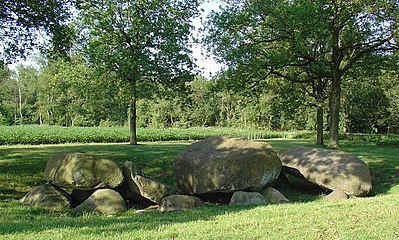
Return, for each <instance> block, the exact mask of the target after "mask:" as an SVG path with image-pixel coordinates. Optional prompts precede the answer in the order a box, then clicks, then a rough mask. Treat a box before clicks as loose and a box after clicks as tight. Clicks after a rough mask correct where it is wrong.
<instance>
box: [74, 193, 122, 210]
mask: <svg viewBox="0 0 399 240" xmlns="http://www.w3.org/2000/svg"><path fill="white" fill-rule="evenodd" d="M125 210H126V205H125V200H124V199H123V198H122V197H121V195H120V194H119V193H118V192H116V191H114V190H112V189H99V190H97V191H95V192H94V193H93V194H92V195H91V196H90V197H89V198H88V199H86V200H85V201H84V202H83V203H82V204H80V205H79V206H78V207H76V208H74V209H73V210H72V212H73V213H76V214H82V213H92V212H96V213H103V214H108V215H113V214H118V213H121V212H123V211H125Z"/></svg>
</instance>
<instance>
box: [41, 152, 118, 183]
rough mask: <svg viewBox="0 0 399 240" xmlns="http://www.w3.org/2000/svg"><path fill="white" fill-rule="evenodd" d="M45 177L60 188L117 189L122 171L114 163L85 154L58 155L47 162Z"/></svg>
mask: <svg viewBox="0 0 399 240" xmlns="http://www.w3.org/2000/svg"><path fill="white" fill-rule="evenodd" d="M44 177H45V179H46V180H47V182H50V183H53V184H54V185H57V186H59V187H65V188H70V189H76V190H91V189H98V188H115V187H117V186H118V185H119V184H121V183H122V181H123V176H122V170H121V169H120V168H119V167H118V166H117V165H116V164H115V163H114V162H112V161H110V160H106V159H99V158H96V157H94V156H90V155H86V154H83V153H57V154H54V155H53V156H52V157H51V159H50V160H49V161H48V162H47V166H46V170H45V172H44Z"/></svg>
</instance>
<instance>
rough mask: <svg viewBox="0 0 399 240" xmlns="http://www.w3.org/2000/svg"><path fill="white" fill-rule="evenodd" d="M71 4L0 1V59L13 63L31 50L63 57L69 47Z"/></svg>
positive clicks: (64, 1) (47, 0)
mask: <svg viewBox="0 0 399 240" xmlns="http://www.w3.org/2000/svg"><path fill="white" fill-rule="evenodd" d="M73 2H74V1H73V0H32V1H21V0H17V1H14V0H2V1H1V4H0V38H1V42H0V60H2V61H3V62H7V63H9V62H14V61H15V60H16V59H18V58H19V57H25V56H26V54H27V53H29V52H31V51H32V50H34V49H35V48H39V49H41V50H43V51H47V52H50V53H52V54H56V55H62V56H65V54H66V53H67V52H68V51H69V49H70V48H71V46H72V38H73V34H72V30H71V28H70V27H69V25H68V20H69V19H70V16H71V8H72V6H73V4H74V3H73ZM49 43H50V44H49ZM48 46H50V47H48Z"/></svg>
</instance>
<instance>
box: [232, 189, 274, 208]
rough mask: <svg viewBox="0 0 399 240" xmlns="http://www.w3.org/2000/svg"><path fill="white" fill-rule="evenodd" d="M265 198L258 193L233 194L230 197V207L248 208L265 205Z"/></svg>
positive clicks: (239, 192)
mask: <svg viewBox="0 0 399 240" xmlns="http://www.w3.org/2000/svg"><path fill="white" fill-rule="evenodd" d="M267 204H268V202H267V200H266V198H265V197H264V196H263V195H262V194H260V193H258V192H243V191H237V192H234V194H233V196H232V197H231V200H230V203H229V205H230V206H248V205H267Z"/></svg>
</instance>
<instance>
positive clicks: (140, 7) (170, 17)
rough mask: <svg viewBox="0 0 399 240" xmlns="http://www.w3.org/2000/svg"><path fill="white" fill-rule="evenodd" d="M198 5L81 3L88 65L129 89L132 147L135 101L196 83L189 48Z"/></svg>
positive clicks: (188, 0)
mask: <svg viewBox="0 0 399 240" xmlns="http://www.w3.org/2000/svg"><path fill="white" fill-rule="evenodd" d="M198 5H199V1H198V0H184V1H168V0H151V1H149V0H137V1H133V2H132V1H127V0H118V1H113V0H105V1H80V2H79V5H78V9H79V23H78V27H79V28H82V29H83V31H80V32H81V33H82V34H81V38H82V40H83V42H84V43H83V47H84V51H85V55H86V56H87V59H88V61H89V62H90V63H92V64H93V65H94V66H95V67H96V68H97V69H99V70H100V71H102V72H106V73H112V74H114V75H115V76H116V78H117V79H118V80H121V81H123V82H125V83H126V84H127V85H128V89H129V95H130V111H129V114H130V117H129V120H130V121H129V124H130V128H131V139H130V143H131V144H136V143H137V139H136V126H137V109H136V102H137V100H139V99H142V98H145V97H147V95H148V93H149V92H150V93H151V92H152V91H153V90H154V88H156V87H159V86H162V87H165V86H166V87H168V88H171V89H173V90H175V91H177V90H181V89H184V87H185V82H187V81H190V80H191V79H192V77H193V74H192V71H193V70H194V63H193V60H192V58H191V56H190V53H191V50H190V43H189V42H190V41H191V40H192V39H191V35H192V32H191V30H192V29H193V26H192V25H191V20H192V18H193V17H195V16H196V15H197V14H198V12H197V7H198ZM79 30H81V29H79ZM149 90H150V91H149ZM151 90H152V91H151ZM150 95H151V94H150Z"/></svg>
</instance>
